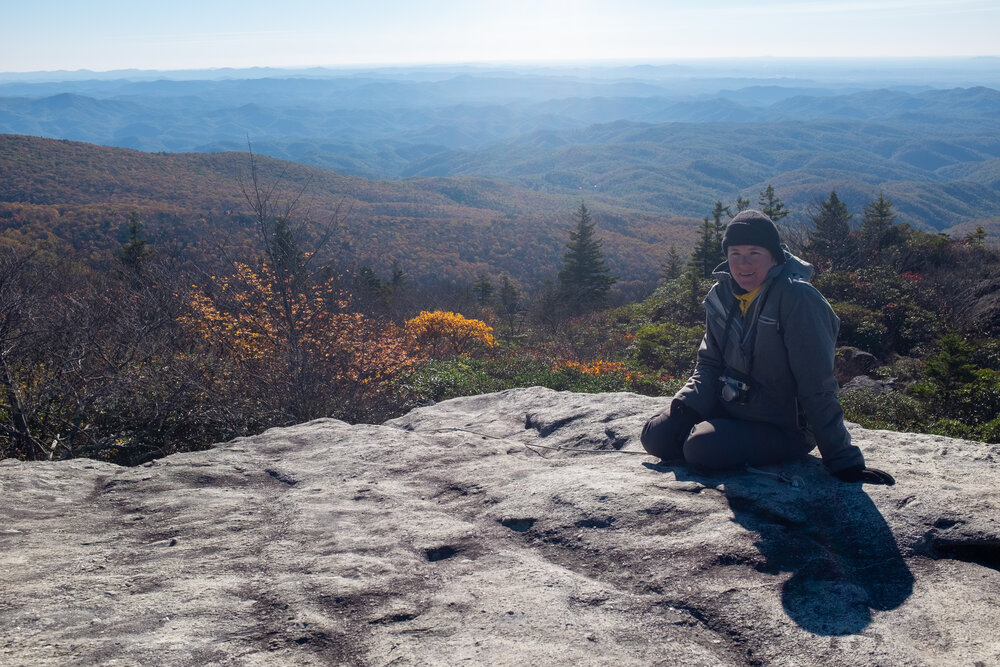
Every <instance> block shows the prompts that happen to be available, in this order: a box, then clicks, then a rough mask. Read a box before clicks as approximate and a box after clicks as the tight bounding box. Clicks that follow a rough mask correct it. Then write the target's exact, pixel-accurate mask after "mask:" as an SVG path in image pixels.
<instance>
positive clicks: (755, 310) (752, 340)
mask: <svg viewBox="0 0 1000 667" xmlns="http://www.w3.org/2000/svg"><path fill="white" fill-rule="evenodd" d="M773 287H774V280H771V281H770V283H769V284H768V285H767V287H766V288H765V289H764V290H762V292H763V293H762V294H760V295H759V296H758V297H757V298H756V299H755V301H756V302H757V303H755V304H752V305H751V306H750V308H751V310H750V312H751V318H752V322H751V326H750V331H749V332H748V334H744V335H748V338H747V340H746V341H744V340H742V335H741V336H740V338H741V340H740V341H739V345H740V346H741V349H744V350H746V358H747V370H746V374H747V376H748V377H753V351H754V346H755V345H756V344H757V326H758V323H759V321H760V316H761V313H763V312H764V305H765V304H766V303H767V297H769V296H770V295H771V289H772V288H773ZM739 310H740V303H739V299H737V298H736V295H735V293H734V294H733V304H732V306H730V307H729V314H728V315H727V316H726V333H725V336H724V337H723V342H722V363H723V364H725V365H726V367H727V368H728V367H729V364H728V363H726V352H727V351H728V348H729V337H730V336H731V335H732V331H733V320H735V319H736V313H737V311H739ZM744 331H745V330H744ZM744 345H745V347H742V346H744Z"/></svg>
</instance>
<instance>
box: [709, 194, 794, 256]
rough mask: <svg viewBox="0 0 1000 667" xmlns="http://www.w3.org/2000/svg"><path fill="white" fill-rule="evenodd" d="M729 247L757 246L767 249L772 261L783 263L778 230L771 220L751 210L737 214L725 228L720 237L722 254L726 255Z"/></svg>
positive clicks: (783, 254)
mask: <svg viewBox="0 0 1000 667" xmlns="http://www.w3.org/2000/svg"><path fill="white" fill-rule="evenodd" d="M731 245H757V246H760V247H762V248H767V250H768V251H769V252H770V253H771V256H772V257H773V258H774V261H776V262H778V263H779V264H781V263H782V262H784V261H785V252H784V250H782V249H781V239H780V238H779V237H778V228H777V227H775V226H774V222H772V220H771V218H769V217H767V215H765V214H764V213H762V212H760V211H757V210H754V209H752V208H748V209H747V210H745V211H740V212H739V213H737V214H736V217H734V218H733V219H732V220H730V221H729V224H728V225H727V226H726V233H725V234H723V236H722V252H724V253H726V254H728V253H729V246H731Z"/></svg>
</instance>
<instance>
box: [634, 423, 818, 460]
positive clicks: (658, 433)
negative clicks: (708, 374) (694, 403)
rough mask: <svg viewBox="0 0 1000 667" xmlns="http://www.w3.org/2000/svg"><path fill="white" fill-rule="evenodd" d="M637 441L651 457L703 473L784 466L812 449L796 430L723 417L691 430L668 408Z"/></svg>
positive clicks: (697, 425)
mask: <svg viewBox="0 0 1000 667" xmlns="http://www.w3.org/2000/svg"><path fill="white" fill-rule="evenodd" d="M640 439H641V441H642V446H643V448H645V450H646V451H647V452H649V453H650V454H652V455H653V456H658V457H660V458H661V459H664V460H667V461H671V460H677V459H684V461H686V462H687V463H689V464H691V465H692V466H695V467H698V468H702V469H705V470H724V469H728V468H742V467H744V466H747V465H765V464H769V463H787V462H789V461H794V460H796V459H798V458H801V457H802V456H804V455H805V454H806V453H807V452H808V451H809V450H810V449H812V446H811V445H809V444H807V442H806V440H805V438H804V437H803V436H802V434H801V432H799V431H797V430H791V429H784V428H781V427H779V426H775V425H774V424H767V423H764V422H754V421H744V420H741V419H730V418H727V417H716V418H710V419H707V420H705V421H702V422H698V423H695V424H694V425H693V427H692V424H691V421H690V419H684V418H678V416H674V417H671V415H670V409H669V408H667V409H666V410H664V411H663V412H661V413H659V414H657V415H656V416H654V417H653V418H652V419H650V420H649V421H648V422H646V425H645V427H643V429H642V436H641V438H640Z"/></svg>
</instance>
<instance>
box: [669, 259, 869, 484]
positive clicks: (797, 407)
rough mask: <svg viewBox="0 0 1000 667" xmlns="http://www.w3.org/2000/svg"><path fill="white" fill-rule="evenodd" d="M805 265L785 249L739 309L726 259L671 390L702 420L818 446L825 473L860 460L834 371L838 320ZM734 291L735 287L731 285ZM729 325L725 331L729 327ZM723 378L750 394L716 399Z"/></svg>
mask: <svg viewBox="0 0 1000 667" xmlns="http://www.w3.org/2000/svg"><path fill="white" fill-rule="evenodd" d="M812 273H813V269H812V266H811V265H810V264H808V263H807V262H805V261H803V260H801V259H799V258H798V257H796V256H794V255H792V254H791V253H790V252H788V251H787V250H786V251H785V262H784V263H783V264H778V265H777V266H775V267H773V268H772V269H771V271H770V272H769V273H768V275H767V278H766V280H765V281H764V284H763V287H762V288H761V291H760V293H759V294H758V295H757V298H756V299H754V301H753V303H752V304H751V305H750V309H749V310H748V311H747V314H746V315H741V314H740V311H739V307H738V306H737V305H736V299H735V297H734V296H733V287H734V286H735V281H734V280H733V278H732V276H731V275H730V272H729V263H728V262H724V263H723V264H720V265H719V267H718V268H716V270H715V278H716V279H717V280H718V282H717V283H716V284H715V286H714V287H712V290H711V291H710V292H709V293H708V297H707V298H706V299H705V311H706V326H705V337H704V339H703V340H702V343H701V347H700V348H699V350H698V363H697V366H696V367H695V372H694V375H693V376H692V377H691V379H690V380H688V382H687V384H686V385H685V386H684V388H683V389H681V390H680V392H678V394H677V395H676V396H675V398H676V399H679V400H681V401H682V402H683V403H684V404H685V405H687V406H688V407H690V408H692V409H693V410H695V411H696V412H698V413H699V414H700V415H702V416H703V417H704V418H713V417H728V418H731V419H744V420H748V421H762V422H768V423H771V424H775V425H777V426H780V427H782V428H786V429H789V430H791V431H793V432H794V433H796V434H797V435H799V436H801V437H802V438H803V439H804V440H805V441H806V442H807V443H809V444H812V443H813V442H814V443H815V444H816V445H818V446H819V451H820V454H821V455H822V457H823V463H824V464H825V465H826V467H827V468H828V469H829V470H830V471H831V472H837V471H839V470H843V469H845V468H850V467H852V466H856V465H864V456H863V455H862V453H861V450H860V449H858V448H857V447H856V446H855V445H852V444H851V436H850V434H849V433H848V432H847V428H846V427H845V426H844V413H843V410H842V409H841V407H840V402H839V401H838V400H837V389H838V387H837V380H836V378H835V377H834V374H833V359H834V348H835V345H836V341H837V331H838V330H839V328H840V320H839V319H837V316H836V314H834V312H833V309H832V308H831V307H830V304H829V303H827V301H826V299H824V298H823V295H822V294H820V293H819V292H818V291H817V290H816V288H815V287H813V286H812V285H811V284H810V283H809V282H808V280H809V278H810V277H812ZM737 289H739V288H738V287H737ZM727 331H728V333H727ZM723 377H732V378H736V379H739V380H741V381H743V382H745V383H746V384H747V385H749V387H750V389H749V391H748V392H747V395H748V398H747V400H746V401H745V402H744V401H742V400H739V399H737V400H733V401H725V400H723V399H722V398H721V390H722V386H723V384H724V382H723V381H722V380H721V378H723Z"/></svg>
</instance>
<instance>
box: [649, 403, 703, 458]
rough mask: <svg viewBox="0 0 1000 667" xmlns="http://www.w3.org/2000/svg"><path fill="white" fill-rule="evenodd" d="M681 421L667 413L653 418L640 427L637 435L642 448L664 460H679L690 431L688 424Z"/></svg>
mask: <svg viewBox="0 0 1000 667" xmlns="http://www.w3.org/2000/svg"><path fill="white" fill-rule="evenodd" d="M682 421H683V420H681V419H678V418H677V417H676V416H675V417H671V416H670V412H669V411H664V412H661V413H660V414H658V415H656V416H654V417H653V418H652V419H650V420H649V421H647V422H646V424H645V426H643V427H642V433H641V434H640V435H639V441H640V442H641V443H642V448H643V449H645V450H646V451H647V452H649V453H650V454H651V455H653V456H658V457H660V458H661V459H664V460H671V459H679V458H681V447H682V445H683V444H684V439H685V437H686V436H687V433H688V431H690V429H691V425H690V424H683V423H681V422H682Z"/></svg>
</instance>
